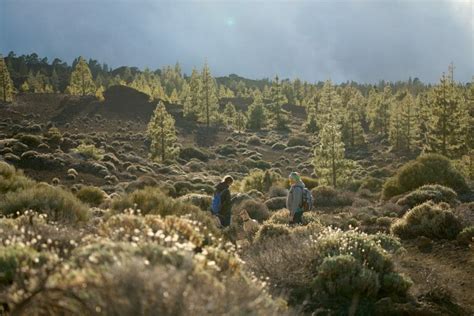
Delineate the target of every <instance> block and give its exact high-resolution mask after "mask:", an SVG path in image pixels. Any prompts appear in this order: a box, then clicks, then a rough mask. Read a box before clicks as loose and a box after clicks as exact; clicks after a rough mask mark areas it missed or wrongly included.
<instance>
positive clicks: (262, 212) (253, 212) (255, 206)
mask: <svg viewBox="0 0 474 316" xmlns="http://www.w3.org/2000/svg"><path fill="white" fill-rule="evenodd" d="M242 210H246V211H247V213H248V214H249V216H250V218H252V219H254V220H256V221H259V222H263V221H265V220H267V219H268V218H269V217H270V215H271V213H270V211H269V210H268V207H267V206H266V205H265V203H263V202H259V201H256V200H246V201H243V202H242V203H240V204H239V205H238V206H237V208H236V212H237V213H240V211H242Z"/></svg>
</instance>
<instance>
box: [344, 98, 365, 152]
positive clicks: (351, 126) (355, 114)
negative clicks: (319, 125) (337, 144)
mask: <svg viewBox="0 0 474 316" xmlns="http://www.w3.org/2000/svg"><path fill="white" fill-rule="evenodd" d="M348 98H349V100H348V101H347V104H346V107H345V111H343V112H344V113H343V124H342V136H343V139H344V143H345V144H346V146H347V147H350V148H354V147H356V146H359V145H362V144H363V143H364V142H365V137H364V130H363V129H362V124H361V121H362V115H361V113H362V112H363V108H364V104H365V99H364V97H363V96H362V94H361V93H360V91H359V90H356V89H351V90H350V94H349V96H348Z"/></svg>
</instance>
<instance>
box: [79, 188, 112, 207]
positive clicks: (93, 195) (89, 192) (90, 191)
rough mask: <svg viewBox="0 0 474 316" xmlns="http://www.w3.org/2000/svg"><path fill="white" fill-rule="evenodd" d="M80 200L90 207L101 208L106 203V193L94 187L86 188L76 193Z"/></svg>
mask: <svg viewBox="0 0 474 316" xmlns="http://www.w3.org/2000/svg"><path fill="white" fill-rule="evenodd" d="M76 196H77V198H78V199H79V200H81V201H82V202H84V203H87V204H89V205H90V206H99V205H100V204H102V202H104V200H105V196H106V193H105V192H104V191H103V190H101V189H100V188H97V187H94V186H84V187H82V188H81V189H79V191H78V192H77V193H76Z"/></svg>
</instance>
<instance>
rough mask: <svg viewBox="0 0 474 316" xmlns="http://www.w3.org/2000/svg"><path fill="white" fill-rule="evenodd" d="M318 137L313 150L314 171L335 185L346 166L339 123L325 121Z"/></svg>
mask: <svg viewBox="0 0 474 316" xmlns="http://www.w3.org/2000/svg"><path fill="white" fill-rule="evenodd" d="M319 139H320V143H319V146H317V147H316V149H315V151H314V160H313V165H314V168H315V171H316V172H317V173H318V174H319V175H320V176H321V177H322V178H324V179H326V180H327V182H328V183H331V184H332V185H333V186H334V187H337V185H338V178H339V179H340V178H341V176H342V175H343V174H344V172H345V171H346V169H347V167H348V163H347V161H346V160H345V159H344V142H343V141H342V135H341V128H340V126H339V124H337V123H336V122H334V121H332V122H326V123H325V124H324V125H323V126H322V128H321V131H320V132H319Z"/></svg>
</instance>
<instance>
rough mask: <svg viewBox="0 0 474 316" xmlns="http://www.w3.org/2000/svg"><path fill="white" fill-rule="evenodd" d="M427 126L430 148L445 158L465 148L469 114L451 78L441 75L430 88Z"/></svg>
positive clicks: (459, 153) (463, 150)
mask: <svg viewBox="0 0 474 316" xmlns="http://www.w3.org/2000/svg"><path fill="white" fill-rule="evenodd" d="M431 102H432V104H431V115H430V125H429V144H430V145H429V146H430V150H431V151H434V152H438V153H441V154H443V155H445V156H449V157H457V156H459V155H461V154H462V153H463V152H465V151H466V148H465V135H466V131H467V130H468V128H469V127H468V124H469V121H468V119H469V113H468V112H467V108H466V106H465V105H464V104H463V102H464V100H463V96H462V93H461V91H460V89H459V88H458V87H457V86H456V85H455V83H454V81H453V80H452V78H451V77H447V76H446V75H444V74H443V75H442V77H441V79H440V83H439V84H438V85H437V86H436V87H435V88H434V91H433V99H432V101H431Z"/></svg>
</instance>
